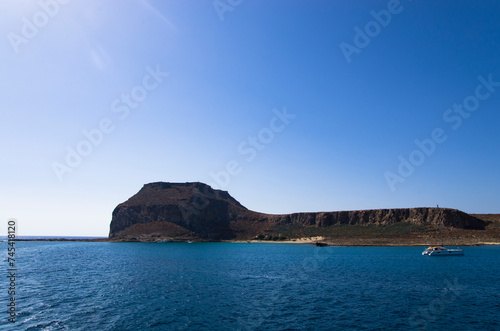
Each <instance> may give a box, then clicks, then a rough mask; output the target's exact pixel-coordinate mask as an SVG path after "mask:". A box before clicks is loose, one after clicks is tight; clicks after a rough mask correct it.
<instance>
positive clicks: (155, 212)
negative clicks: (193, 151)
mask: <svg viewBox="0 0 500 331" xmlns="http://www.w3.org/2000/svg"><path fill="white" fill-rule="evenodd" d="M499 216H500V215H497V214H493V215H492V214H476V215H469V214H466V213H464V212H462V211H460V210H457V209H448V208H442V209H441V219H442V223H443V228H444V235H445V244H448V245H464V244H481V243H494V242H498V241H500V240H499V239H500V217H499ZM438 224H439V218H438V210H437V208H426V207H423V208H404V209H376V210H355V211H334V212H316V213H309V212H307V213H293V214H286V215H271V214H264V213H259V212H255V211H251V210H248V209H247V208H245V207H244V206H243V205H241V204H240V203H239V202H238V201H236V200H235V199H234V198H233V197H231V196H230V195H229V193H228V192H226V191H222V190H215V189H213V188H211V187H210V186H209V185H206V184H203V183H200V182H193V183H165V182H156V183H150V184H146V185H144V186H143V188H142V189H141V190H140V191H139V192H138V193H137V194H135V195H134V196H132V197H131V198H130V199H128V200H127V201H125V202H123V203H121V204H119V205H118V206H117V207H116V208H115V209H114V211H113V217H112V220H111V224H110V232H109V239H110V240H115V241H145V242H158V241H188V240H192V241H223V240H234V241H248V240H262V241H266V240H269V241H291V242H293V241H298V240H299V238H311V237H315V238H321V240H322V241H325V242H328V243H330V244H339V245H351V244H352V245H365V244H366V245H387V244H396V245H401V244H402V245H405V244H406V245H426V244H438V243H439V242H440V240H438V239H439V235H438Z"/></svg>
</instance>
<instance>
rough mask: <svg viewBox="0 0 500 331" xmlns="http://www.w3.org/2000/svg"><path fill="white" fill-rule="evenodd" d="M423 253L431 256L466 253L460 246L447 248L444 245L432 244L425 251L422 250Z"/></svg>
mask: <svg viewBox="0 0 500 331" xmlns="http://www.w3.org/2000/svg"><path fill="white" fill-rule="evenodd" d="M422 255H429V256H452V255H464V251H463V250H462V249H461V248H459V247H457V248H446V247H444V246H430V247H428V248H427V249H426V250H425V251H423V252H422Z"/></svg>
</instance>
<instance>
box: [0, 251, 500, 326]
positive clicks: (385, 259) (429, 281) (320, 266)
mask: <svg viewBox="0 0 500 331" xmlns="http://www.w3.org/2000/svg"><path fill="white" fill-rule="evenodd" d="M3 244H4V245H5V249H4V252H5V254H4V255H5V256H7V252H6V251H7V249H6V243H3ZM16 245H17V261H18V269H19V270H18V274H17V278H16V281H17V283H18V284H17V290H18V291H17V294H16V301H17V302H18V305H17V312H18V313H19V315H18V316H17V318H18V321H17V322H16V323H15V324H14V325H13V324H12V323H8V322H7V318H8V314H7V311H6V309H4V313H3V316H1V315H0V316H1V322H0V329H1V330H11V329H12V330H16V329H19V330H148V329H151V330H187V329H189V330H238V329H239V330H318V329H324V330H342V329H357V330H408V329H410V330H421V329H424V330H425V329H426V330H500V314H499V311H500V282H499V278H500V259H499V256H500V246H481V247H465V254H466V255H465V256H463V257H444V258H439V257H437V258H436V257H425V256H422V255H421V252H422V251H423V249H424V248H423V247H315V246H311V245H297V244H232V243H193V244H187V243H185V244H184V243H165V244H146V243H90V242H17V243H16ZM5 259H6V258H4V264H3V265H4V270H5V273H6V272H7V271H6V269H7V267H6V263H5ZM1 282H2V283H1V284H2V290H1V291H2V292H1V295H0V298H1V300H2V305H3V306H4V307H5V306H6V303H7V301H6V300H7V290H6V288H7V286H8V284H7V279H6V277H2V280H1Z"/></svg>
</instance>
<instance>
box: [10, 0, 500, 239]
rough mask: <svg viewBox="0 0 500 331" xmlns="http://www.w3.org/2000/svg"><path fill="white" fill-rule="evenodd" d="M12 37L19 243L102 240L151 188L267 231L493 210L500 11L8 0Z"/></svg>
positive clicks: (457, 5)
mask: <svg viewBox="0 0 500 331" xmlns="http://www.w3.org/2000/svg"><path fill="white" fill-rule="evenodd" d="M0 35H1V44H0V50H1V51H0V63H1V69H2V70H1V79H0V87H1V91H2V93H1V96H0V116H1V117H0V119H1V120H0V137H1V140H0V154H1V156H2V162H0V172H1V174H2V181H1V185H2V189H1V191H0V215H1V217H0V218H1V219H3V220H4V222H5V228H6V221H7V219H9V218H16V219H18V220H19V234H20V235H96V236H106V235H107V234H108V229H109V222H110V221H111V212H112V211H113V209H114V207H115V206H116V205H117V204H119V203H121V202H123V201H125V200H126V199H128V198H129V197H130V196H132V195H133V194H135V193H136V192H137V191H139V189H140V188H141V187H142V185H143V184H145V183H148V182H154V181H167V182H186V181H201V182H205V183H209V184H211V185H213V186H214V187H215V188H222V189H224V190H227V191H229V193H230V194H231V195H232V196H234V197H235V198H236V199H237V200H239V201H240V202H241V203H242V204H243V205H244V206H246V207H247V208H249V209H252V210H256V211H261V212H267V213H291V212H298V211H335V210H355V209H356V210H357V209H376V208H406V207H418V206H426V207H427V206H435V205H436V204H439V205H440V206H443V207H449V208H457V209H460V210H463V211H465V212H469V213H499V212H500V207H499V200H500V199H499V198H500V176H499V175H498V174H499V168H500V147H499V141H500V139H499V138H500V130H498V124H499V123H500V83H498V82H500V68H499V63H500V3H499V2H498V1H497V2H495V1H487V0H484V1H439V2H436V1H430V0H427V1H409V0H401V1H400V2H398V1H385V0H384V1H314V0H310V1H291V0H287V1H250V0H244V1H237V0H232V1H227V0H221V1H210V0H204V1H201V0H199V1H180V0H179V1H159V0H156V1H155V0H151V1H146V0H135V1H132V0H129V1H100V0H99V1H98V0H88V1H87V0H86V1H81V0H80V1H78V0H73V1H62V0H60V1H59V2H58V1H56V0H41V1H17V0H5V1H2V2H1V4H0ZM464 103H465V105H464ZM85 132H86V133H85ZM415 140H418V141H419V142H420V143H419V144H420V145H421V147H419V146H418V144H417V143H416V142H415ZM75 153H77V154H78V155H75ZM222 171H224V173H223V172H222ZM2 231H5V230H2Z"/></svg>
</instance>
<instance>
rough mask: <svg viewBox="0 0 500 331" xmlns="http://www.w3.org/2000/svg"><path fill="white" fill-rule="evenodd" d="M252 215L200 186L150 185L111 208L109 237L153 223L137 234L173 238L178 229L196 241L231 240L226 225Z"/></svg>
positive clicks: (226, 197)
mask: <svg viewBox="0 0 500 331" xmlns="http://www.w3.org/2000/svg"><path fill="white" fill-rule="evenodd" d="M252 214H253V213H252V212H250V211H249V210H248V209H246V208H245V207H243V206H242V205H241V204H240V203H239V202H238V201H236V200H235V199H233V198H232V197H231V196H230V195H229V194H228V193H227V192H225V191H220V190H214V189H212V188H211V187H210V186H208V185H206V184H203V183H163V182H158V183H151V184H146V185H144V187H143V188H142V189H141V190H140V191H139V192H138V193H137V194H136V195H134V196H133V197H131V198H130V199H129V200H127V201H126V202H124V203H121V204H120V205H118V206H117V207H116V208H115V210H114V211H113V219H112V221H111V225H110V233H109V236H110V238H116V237H119V236H120V233H121V232H123V231H124V230H126V229H129V228H130V227H132V226H134V225H137V224H145V223H154V225H155V226H154V227H152V230H153V231H152V232H151V231H147V230H148V229H147V227H144V226H141V227H140V229H141V231H142V232H144V231H145V232H146V234H157V235H159V236H176V234H177V233H178V232H179V227H180V228H183V229H185V230H186V231H187V232H188V233H190V234H191V235H193V236H196V237H199V238H204V239H214V240H219V239H231V238H233V237H234V236H235V235H234V233H233V230H232V229H231V226H230V222H231V221H236V220H238V219H245V218H247V217H251V216H253V215H252ZM158 222H160V223H170V226H169V227H165V226H163V227H161V226H158V224H157V223H158ZM135 228H137V229H138V230H139V228H138V227H137V226H135ZM153 228H154V229H153ZM172 229H175V231H173V230H172ZM133 232H134V231H132V233H133ZM136 232H137V231H136ZM139 232H140V231H139ZM148 232H149V233H148ZM126 234H131V231H128V233H126Z"/></svg>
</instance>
